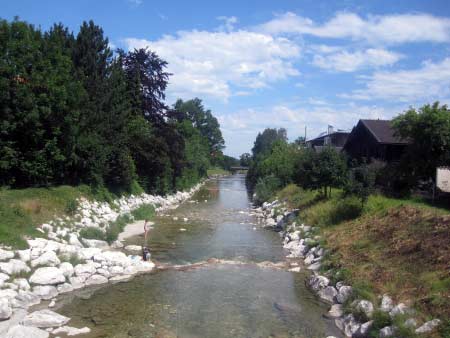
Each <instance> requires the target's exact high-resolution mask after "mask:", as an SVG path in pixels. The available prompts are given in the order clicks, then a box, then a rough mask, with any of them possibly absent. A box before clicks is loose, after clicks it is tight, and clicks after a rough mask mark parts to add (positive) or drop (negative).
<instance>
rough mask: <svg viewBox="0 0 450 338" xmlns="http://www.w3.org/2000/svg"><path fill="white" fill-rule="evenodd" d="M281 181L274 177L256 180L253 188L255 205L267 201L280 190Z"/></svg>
mask: <svg viewBox="0 0 450 338" xmlns="http://www.w3.org/2000/svg"><path fill="white" fill-rule="evenodd" d="M280 186H281V181H280V180H279V179H278V178H276V177H275V176H267V177H264V178H261V179H259V180H258V183H256V186H255V194H256V197H255V200H254V202H255V203H257V204H262V203H263V202H266V201H269V200H270V199H271V198H273V196H274V195H275V193H276V191H277V190H278V189H279V188H280Z"/></svg>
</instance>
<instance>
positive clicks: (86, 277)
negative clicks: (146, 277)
mask: <svg viewBox="0 0 450 338" xmlns="http://www.w3.org/2000/svg"><path fill="white" fill-rule="evenodd" d="M201 185H202V183H199V184H197V185H196V186H195V187H193V188H192V189H191V190H189V191H187V192H177V193H176V194H173V195H169V196H166V197H162V196H153V195H149V194H142V195H139V196H133V195H131V196H129V197H122V198H120V199H117V200H114V201H113V202H112V203H111V204H109V203H106V202H103V203H100V202H97V201H89V200H87V199H82V200H80V201H79V205H78V208H77V211H76V213H75V215H74V216H73V217H66V218H64V219H62V218H58V219H55V220H53V221H51V222H49V223H47V224H42V225H41V227H40V228H39V230H40V231H41V232H42V238H35V239H28V240H27V242H28V245H29V248H28V249H25V250H12V249H11V248H9V247H5V246H3V247H0V336H1V337H6V338H20V337H27V338H29V337H33V338H47V337H49V336H50V335H52V336H53V337H56V336H57V335H59V334H66V335H68V336H73V335H78V334H83V333H88V332H90V329H89V328H87V327H84V328H74V327H70V326H67V325H66V324H67V323H68V322H69V321H70V318H67V317H64V316H61V315H60V314H58V313H56V312H54V311H52V310H50V308H52V307H54V306H55V304H56V302H57V296H58V295H60V294H65V293H68V292H71V291H73V290H77V289H81V288H84V287H89V286H94V285H102V284H106V283H109V282H110V283H115V282H120V281H126V280H129V279H131V278H132V277H133V276H136V275H138V274H142V273H147V272H150V271H152V270H153V269H154V268H155V264H154V263H153V262H151V261H143V260H142V258H141V256H140V255H139V256H136V255H127V254H126V253H124V252H123V251H122V250H123V249H125V251H136V250H137V249H140V248H137V247H135V246H133V247H131V246H130V247H125V248H123V244H122V243H121V241H119V240H117V241H115V242H114V243H112V244H111V245H109V244H108V243H107V242H106V241H101V240H94V239H85V238H81V237H80V230H81V229H83V228H86V227H95V228H98V229H100V230H102V231H106V229H107V228H108V226H109V224H110V223H111V222H114V221H115V220H116V219H117V218H118V217H119V216H122V215H125V214H130V212H131V211H133V210H135V209H137V208H139V207H140V206H143V205H152V206H154V207H155V210H156V212H157V213H161V212H163V211H167V210H170V209H175V208H177V207H178V206H179V205H180V204H181V203H182V202H184V201H186V200H187V199H189V198H190V197H191V196H192V195H193V194H194V193H195V192H196V191H197V190H198V189H199V188H200V187H201ZM44 237H45V238H44ZM121 238H122V239H123V236H121ZM41 301H47V302H48V306H47V307H48V308H46V309H43V310H38V311H33V312H31V313H28V309H29V308H30V307H32V306H34V305H37V304H39V303H41Z"/></svg>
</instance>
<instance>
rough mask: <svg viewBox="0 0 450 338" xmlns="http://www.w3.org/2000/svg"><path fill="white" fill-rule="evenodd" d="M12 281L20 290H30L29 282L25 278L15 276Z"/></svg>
mask: <svg viewBox="0 0 450 338" xmlns="http://www.w3.org/2000/svg"><path fill="white" fill-rule="evenodd" d="M13 283H14V284H16V285H17V286H18V288H19V289H20V290H25V291H28V290H30V288H31V287H30V284H29V283H28V281H27V280H26V279H25V278H16V279H14V280H13Z"/></svg>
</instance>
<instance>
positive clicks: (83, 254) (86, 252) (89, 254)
mask: <svg viewBox="0 0 450 338" xmlns="http://www.w3.org/2000/svg"><path fill="white" fill-rule="evenodd" d="M100 252H102V249H99V248H80V250H78V252H77V255H78V257H80V258H81V259H84V260H88V259H92V258H93V257H94V256H95V255H96V254H98V253H100Z"/></svg>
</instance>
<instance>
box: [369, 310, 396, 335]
mask: <svg viewBox="0 0 450 338" xmlns="http://www.w3.org/2000/svg"><path fill="white" fill-rule="evenodd" d="M372 319H373V323H372V327H371V328H370V330H369V334H368V335H369V337H370V338H378V335H379V331H380V330H381V329H382V328H383V327H386V326H390V325H391V324H392V319H391V316H389V313H387V312H384V311H381V310H375V311H374V312H373V316H372Z"/></svg>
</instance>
